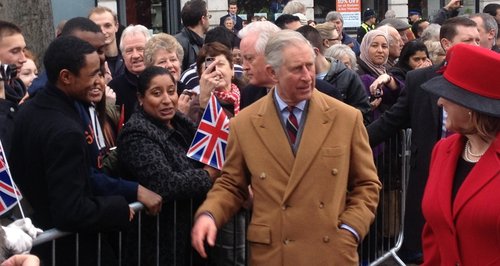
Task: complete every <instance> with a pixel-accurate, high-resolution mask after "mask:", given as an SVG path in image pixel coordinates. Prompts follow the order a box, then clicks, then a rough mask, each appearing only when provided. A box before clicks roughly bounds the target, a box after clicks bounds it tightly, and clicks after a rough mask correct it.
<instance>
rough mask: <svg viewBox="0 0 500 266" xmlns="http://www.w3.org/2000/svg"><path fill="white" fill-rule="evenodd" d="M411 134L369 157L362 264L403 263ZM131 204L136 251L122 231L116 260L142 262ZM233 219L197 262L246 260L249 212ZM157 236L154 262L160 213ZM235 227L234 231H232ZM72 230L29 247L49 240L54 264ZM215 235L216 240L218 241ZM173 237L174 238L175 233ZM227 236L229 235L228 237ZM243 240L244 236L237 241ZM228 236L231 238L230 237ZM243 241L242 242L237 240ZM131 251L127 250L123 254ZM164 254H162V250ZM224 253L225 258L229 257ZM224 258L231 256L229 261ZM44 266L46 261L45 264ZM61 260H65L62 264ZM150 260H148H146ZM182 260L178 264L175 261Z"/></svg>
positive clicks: (139, 220)
mask: <svg viewBox="0 0 500 266" xmlns="http://www.w3.org/2000/svg"><path fill="white" fill-rule="evenodd" d="M410 139H411V130H410V129H408V130H405V131H402V132H401V134H400V135H398V136H395V137H394V138H391V139H390V140H389V141H387V142H385V144H384V145H382V146H378V147H376V148H374V156H375V162H376V166H377V170H378V174H379V177H380V179H381V182H382V183H383V189H382V191H381V194H380V203H379V207H378V211H377V216H376V220H375V222H374V223H373V224H372V226H371V228H370V233H369V235H368V236H367V237H366V238H365V240H364V241H363V243H362V244H361V245H360V247H359V250H358V253H359V258H360V264H361V265H380V264H381V263H383V262H384V261H386V260H388V259H389V258H391V257H392V258H393V260H395V261H396V262H398V263H399V264H400V265H405V264H404V263H403V262H402V260H401V259H400V258H399V257H398V255H397V254H396V252H397V251H398V250H399V249H400V248H401V244H402V242H403V233H404V232H403V228H404V224H403V223H404V219H403V217H404V212H405V208H404V206H405V197H406V188H407V182H408V171H409V161H410V158H409V157H410ZM173 206H174V212H175V213H176V211H177V208H178V207H177V204H176V203H174V204H173ZM130 207H131V208H132V209H133V210H134V211H135V213H136V216H135V217H136V218H135V219H137V232H135V231H134V234H136V233H137V247H135V246H134V248H137V249H136V250H130V249H127V250H126V251H125V252H124V251H123V243H122V242H124V241H125V242H126V240H125V239H124V238H126V237H124V236H123V233H122V232H120V233H119V236H118V238H117V242H118V243H117V247H118V251H117V257H118V265H146V264H147V263H146V264H144V260H145V259H149V260H150V261H151V258H144V255H143V254H142V252H141V246H142V245H143V243H142V241H144V239H143V238H142V237H141V234H142V230H141V228H142V226H143V222H142V219H143V218H142V217H143V212H142V210H143V208H144V206H143V205H142V204H141V203H139V202H135V203H132V204H130ZM191 208H192V210H191V211H192V212H193V213H194V211H195V208H196V206H193V203H192V202H191ZM174 217H175V219H177V216H176V214H174ZM235 220H236V221H237V222H235V223H231V224H230V225H229V228H226V230H219V232H222V231H226V233H227V232H229V234H231V231H232V232H233V235H229V236H228V235H227V234H226V236H225V239H226V241H229V243H232V251H229V252H227V251H226V253H224V255H221V254H220V253H217V252H216V251H214V249H211V250H210V251H209V260H205V261H202V262H203V263H201V265H221V264H222V263H221V262H220V261H219V260H218V259H220V256H226V257H225V258H226V263H225V264H224V265H238V266H240V265H248V260H247V258H248V255H249V254H248V252H249V250H248V248H247V247H248V244H247V242H246V232H245V231H246V230H245V228H246V225H247V224H248V223H249V212H247V211H241V212H240V213H239V215H238V217H237V218H235ZM192 222H193V221H192V217H191V220H190V221H189V223H190V225H192ZM177 223H178V222H177V221H174V224H173V228H171V230H173V234H174V236H175V231H176V230H177V225H178V224H177ZM156 230H157V231H156V232H157V234H156V239H150V240H149V241H151V242H153V241H154V243H155V245H156V252H155V258H154V261H155V262H154V264H155V265H161V263H160V255H161V254H160V253H161V251H160V243H161V242H162V241H166V240H162V239H160V234H159V233H158V232H160V218H159V216H157V218H156ZM234 232H236V233H234ZM69 235H72V233H68V232H62V231H60V230H57V229H50V230H46V231H45V232H43V233H42V234H41V235H39V236H38V237H37V238H36V239H35V240H34V242H33V246H34V247H36V246H38V245H41V244H44V243H48V242H51V243H52V250H51V252H52V253H51V255H52V264H51V265H56V264H55V257H56V252H57V245H56V242H57V239H59V238H61V237H65V236H69ZM76 236H77V237H76V241H75V242H76V243H75V249H76V254H77V255H76V256H77V257H76V258H75V265H78V252H79V250H78V248H79V246H78V234H76ZM219 237H220V236H218V241H219ZM174 238H175V237H174ZM228 239H229V240H228ZM241 239H243V240H241ZM231 240H232V241H231ZM242 242H243V243H242ZM96 243H97V244H96V248H97V252H96V256H97V265H101V264H102V263H101V257H100V256H101V252H100V251H101V246H100V245H101V234H99V235H98V239H97V241H96ZM230 245H231V244H227V243H226V244H222V245H221V246H222V248H226V249H228V248H229V249H231V246H230ZM176 248H177V245H176V243H173V249H174V252H173V254H174V255H173V256H174V259H173V260H174V265H177V258H175V256H176V252H175V249H176ZM131 252H132V253H133V252H137V254H134V255H133V256H135V257H134V259H133V263H131V262H130V261H124V257H127V256H126V255H127V254H124V253H131ZM128 255H130V254H128ZM163 255H164V254H163ZM196 256H197V255H196V251H194V250H193V249H191V250H190V257H191V258H190V259H189V262H188V264H189V265H200V260H199V259H198V260H197V259H196V258H195V257H196ZM228 258H229V259H228ZM227 260H229V261H231V260H232V262H230V263H229V264H228V263H227ZM46 265H47V264H46ZM65 265H70V264H67V263H65ZM148 265H149V264H148ZM179 265H181V264H179Z"/></svg>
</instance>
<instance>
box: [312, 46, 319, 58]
mask: <svg viewBox="0 0 500 266" xmlns="http://www.w3.org/2000/svg"><path fill="white" fill-rule="evenodd" d="M313 50H314V55H315V56H318V55H319V48H318V47H313Z"/></svg>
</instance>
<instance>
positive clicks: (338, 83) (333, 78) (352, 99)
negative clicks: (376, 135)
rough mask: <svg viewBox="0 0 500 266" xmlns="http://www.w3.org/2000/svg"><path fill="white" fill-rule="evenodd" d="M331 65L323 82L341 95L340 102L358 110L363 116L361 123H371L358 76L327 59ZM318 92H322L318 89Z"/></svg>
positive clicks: (363, 89)
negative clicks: (330, 85)
mask: <svg viewBox="0 0 500 266" xmlns="http://www.w3.org/2000/svg"><path fill="white" fill-rule="evenodd" d="M327 60H328V61H329V62H330V63H331V66H330V69H329V70H328V73H327V74H326V76H325V77H324V79H323V80H325V81H326V82H328V83H330V84H332V85H333V86H334V87H335V88H336V89H337V90H338V91H339V92H340V94H341V96H342V98H341V99H340V100H341V101H342V102H344V103H346V104H348V105H350V106H352V107H354V108H356V109H358V110H360V111H361V113H362V114H363V122H364V123H365V125H366V124H368V123H369V122H371V119H370V113H371V106H370V102H369V97H368V95H367V94H366V92H365V87H364V85H363V82H362V81H361V79H360V78H359V76H358V75H357V74H356V72H354V71H353V70H351V69H349V68H347V67H346V65H344V64H343V63H342V62H340V61H339V60H337V59H333V58H327ZM318 90H319V91H322V90H321V89H320V88H319V87H318Z"/></svg>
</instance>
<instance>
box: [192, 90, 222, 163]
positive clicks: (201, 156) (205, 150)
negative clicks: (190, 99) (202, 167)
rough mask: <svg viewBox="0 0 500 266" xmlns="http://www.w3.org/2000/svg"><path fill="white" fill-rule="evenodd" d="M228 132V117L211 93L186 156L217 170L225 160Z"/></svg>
mask: <svg viewBox="0 0 500 266" xmlns="http://www.w3.org/2000/svg"><path fill="white" fill-rule="evenodd" d="M228 134H229V119H228V118H227V115H226V113H225V112H224V110H223V109H222V107H221V106H220V104H219V102H217V99H216V98H215V96H214V95H213V94H212V96H211V97H210V101H209V102H208V105H207V108H206V109H205V112H204V113H203V117H202V119H201V122H200V124H199V125H198V130H197V131H196V134H195V136H194V138H193V141H192V142H191V146H190V148H189V150H188V152H187V156H188V157H190V158H192V159H195V160H197V161H200V162H202V163H204V164H207V165H210V166H212V167H214V168H217V169H219V170H220V169H222V165H223V164H224V161H225V160H226V145H227V137H228Z"/></svg>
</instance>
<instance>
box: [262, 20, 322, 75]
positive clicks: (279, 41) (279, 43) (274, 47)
mask: <svg viewBox="0 0 500 266" xmlns="http://www.w3.org/2000/svg"><path fill="white" fill-rule="evenodd" d="M300 44H305V45H307V46H308V47H309V48H310V49H309V50H310V52H311V55H312V56H313V57H315V55H314V50H313V47H312V45H311V44H310V43H309V41H308V40H307V39H306V38H305V37H304V36H303V35H302V34H300V33H298V32H297V31H293V30H281V31H279V32H277V33H276V34H274V35H272V36H271V37H270V38H269V41H268V42H267V45H266V49H265V52H264V56H265V57H266V61H267V63H268V64H269V65H271V67H272V68H273V69H274V71H278V70H279V68H280V67H281V65H283V50H285V48H287V47H290V46H298V45H300Z"/></svg>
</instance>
